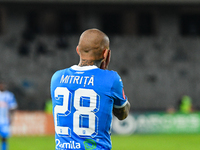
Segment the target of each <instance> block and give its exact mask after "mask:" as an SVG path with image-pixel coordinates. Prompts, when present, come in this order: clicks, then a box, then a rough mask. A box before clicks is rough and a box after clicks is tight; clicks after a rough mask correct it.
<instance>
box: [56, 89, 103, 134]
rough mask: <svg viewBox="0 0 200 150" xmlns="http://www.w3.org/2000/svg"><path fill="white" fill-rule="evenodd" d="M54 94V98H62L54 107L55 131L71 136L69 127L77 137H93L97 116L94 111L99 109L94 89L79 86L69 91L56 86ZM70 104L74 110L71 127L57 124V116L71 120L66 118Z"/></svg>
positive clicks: (96, 126) (96, 132)
mask: <svg viewBox="0 0 200 150" xmlns="http://www.w3.org/2000/svg"><path fill="white" fill-rule="evenodd" d="M54 95H55V99H56V100H61V99H63V103H62V105H56V106H55V107H54V122H55V131H56V133H57V134H58V135H59V136H71V128H73V132H74V133H75V134H77V135H78V136H79V137H95V136H96V135H97V134H98V130H97V129H98V117H97V116H96V115H95V113H96V112H98V111H99V107H100V97H99V95H98V94H97V93H96V92H95V91H94V90H92V89H83V88H79V89H77V90H76V91H75V92H74V93H71V92H70V91H69V90H68V89H67V88H66V87H57V88H56V89H55V91H54ZM72 98H73V100H72ZM72 103H73V104H72ZM72 105H73V106H74V108H75V110H76V111H75V112H74V113H73V127H71V128H70V127H67V126H59V123H58V122H59V116H63V117H66V121H69V122H70V121H71V122H72V120H67V116H68V115H70V114H71V108H72Z"/></svg>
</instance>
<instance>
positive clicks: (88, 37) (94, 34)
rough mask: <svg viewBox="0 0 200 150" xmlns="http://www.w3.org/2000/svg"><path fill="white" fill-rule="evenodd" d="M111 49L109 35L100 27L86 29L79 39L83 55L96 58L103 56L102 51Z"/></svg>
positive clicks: (80, 50)
mask: <svg viewBox="0 0 200 150" xmlns="http://www.w3.org/2000/svg"><path fill="white" fill-rule="evenodd" d="M105 49H109V38H108V36H107V35H106V34H105V33H103V32H102V31H100V30H98V29H88V30H86V31H84V32H83V33H82V34H81V36H80V39H79V43H78V50H79V52H80V55H81V56H83V57H86V56H87V57H93V58H94V59H95V60H96V59H99V58H100V57H102V52H103V50H105Z"/></svg>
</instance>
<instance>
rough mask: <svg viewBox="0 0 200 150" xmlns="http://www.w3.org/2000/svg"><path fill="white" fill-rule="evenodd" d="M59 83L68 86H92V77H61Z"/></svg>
mask: <svg viewBox="0 0 200 150" xmlns="http://www.w3.org/2000/svg"><path fill="white" fill-rule="evenodd" d="M60 83H68V84H84V86H85V85H92V86H94V75H92V76H75V75H66V76H64V75H62V77H61V79H60Z"/></svg>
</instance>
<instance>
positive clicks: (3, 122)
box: [0, 79, 17, 150]
mask: <svg viewBox="0 0 200 150" xmlns="http://www.w3.org/2000/svg"><path fill="white" fill-rule="evenodd" d="M16 109H17V102H16V99H15V96H14V94H13V93H12V92H10V91H8V90H6V83H5V82H4V81H3V80H1V79H0V137H1V141H2V142H1V150H7V149H8V142H7V139H8V138H9V136H10V125H11V122H12V118H13V113H14V111H15V110H16Z"/></svg>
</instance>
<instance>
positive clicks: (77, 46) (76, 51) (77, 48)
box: [76, 46, 80, 55]
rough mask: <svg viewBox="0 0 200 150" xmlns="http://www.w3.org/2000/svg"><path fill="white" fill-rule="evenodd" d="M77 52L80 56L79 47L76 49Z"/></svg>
mask: <svg viewBox="0 0 200 150" xmlns="http://www.w3.org/2000/svg"><path fill="white" fill-rule="evenodd" d="M76 52H77V54H78V55H80V53H79V50H78V46H77V47H76Z"/></svg>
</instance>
